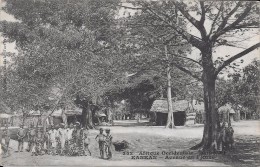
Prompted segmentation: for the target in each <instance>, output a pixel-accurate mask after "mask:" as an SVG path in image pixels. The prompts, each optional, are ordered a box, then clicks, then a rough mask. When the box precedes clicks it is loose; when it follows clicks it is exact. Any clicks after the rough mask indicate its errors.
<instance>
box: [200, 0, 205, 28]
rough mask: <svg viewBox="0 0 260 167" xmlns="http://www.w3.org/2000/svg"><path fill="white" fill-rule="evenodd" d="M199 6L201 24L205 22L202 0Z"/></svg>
mask: <svg viewBox="0 0 260 167" xmlns="http://www.w3.org/2000/svg"><path fill="white" fill-rule="evenodd" d="M200 8H201V18H200V24H201V25H203V24H204V22H205V15H206V10H205V6H204V1H200Z"/></svg>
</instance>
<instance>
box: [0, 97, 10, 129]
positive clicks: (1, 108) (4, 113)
mask: <svg viewBox="0 0 260 167" xmlns="http://www.w3.org/2000/svg"><path fill="white" fill-rule="evenodd" d="M10 122H12V115H11V109H10V108H9V107H8V106H7V105H6V104H5V103H4V102H2V101H0V125H1V126H4V125H5V124H9V123H10Z"/></svg>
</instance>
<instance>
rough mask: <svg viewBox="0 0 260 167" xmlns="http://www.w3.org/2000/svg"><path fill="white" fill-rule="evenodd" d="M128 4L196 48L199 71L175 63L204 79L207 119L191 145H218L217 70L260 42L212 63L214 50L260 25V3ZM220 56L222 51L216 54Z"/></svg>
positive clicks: (215, 146) (213, 147)
mask: <svg viewBox="0 0 260 167" xmlns="http://www.w3.org/2000/svg"><path fill="white" fill-rule="evenodd" d="M130 3H131V5H125V4H122V6H123V7H125V8H128V9H132V10H137V11H138V10H140V11H142V12H145V13H147V14H149V15H150V16H151V17H154V18H156V19H157V20H158V23H157V24H156V25H157V26H158V28H159V27H161V28H165V27H169V28H171V29H172V30H174V31H175V32H176V33H178V34H179V35H180V36H181V37H182V38H183V39H185V40H186V41H187V42H188V43H190V44H191V45H192V46H193V47H195V48H197V49H198V50H199V52H200V58H199V59H197V60H196V58H193V61H195V62H198V64H200V65H201V69H202V71H201V72H200V73H199V74H198V73H197V74H196V73H194V71H196V70H192V71H191V70H188V69H187V68H183V67H180V66H176V64H174V65H175V66H176V67H178V68H179V69H180V70H182V71H184V72H186V73H187V74H189V75H190V76H192V77H194V78H196V79H197V80H199V81H201V82H202V83H203V92H204V98H203V99H204V104H205V106H204V107H205V112H206V122H205V126H204V133H203V139H202V142H201V143H199V144H198V145H197V146H196V147H194V148H199V147H203V149H209V150H215V149H216V148H217V144H216V143H217V142H216V140H217V129H218V126H219V122H218V120H217V117H218V114H217V111H216V99H215V97H216V96H215V83H216V79H217V76H218V74H219V73H220V71H221V70H223V69H224V68H226V67H227V66H228V65H229V64H230V63H232V62H233V61H235V60H236V59H238V58H241V57H242V56H244V55H246V54H248V53H249V52H251V51H253V50H255V49H257V48H258V47H259V46H260V43H256V44H254V45H252V46H250V47H248V48H246V49H245V50H243V51H242V52H240V53H238V54H235V55H233V56H231V57H230V58H228V59H226V60H225V61H223V63H221V65H219V66H214V58H213V55H214V56H215V55H216V54H217V53H215V54H213V52H214V50H215V49H216V47H217V46H221V45H228V46H239V45H238V43H235V44H234V43H233V42H232V39H230V38H228V37H230V36H231V35H232V37H236V36H241V34H244V33H245V34H246V31H247V30H249V29H251V28H258V26H259V15H258V12H259V6H258V3H257V2H243V1H192V2H186V1H151V2H147V1H142V0H141V1H130ZM165 4H167V7H168V8H170V9H172V11H171V12H169V11H165V10H163V9H162V8H161V9H160V8H158V6H165ZM173 13H177V15H178V17H180V18H182V19H185V21H186V22H187V23H189V24H190V25H191V26H192V28H193V29H183V28H182V27H181V26H179V25H178V24H176V23H177V20H176V19H174V18H175V17H173ZM191 30H193V31H197V32H198V35H194V33H193V34H192V33H191ZM218 56H221V55H218Z"/></svg>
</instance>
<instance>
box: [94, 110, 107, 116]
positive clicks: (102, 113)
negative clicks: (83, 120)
mask: <svg viewBox="0 0 260 167" xmlns="http://www.w3.org/2000/svg"><path fill="white" fill-rule="evenodd" d="M95 116H97V117H105V116H106V114H105V113H104V112H103V111H101V110H99V111H96V113H95Z"/></svg>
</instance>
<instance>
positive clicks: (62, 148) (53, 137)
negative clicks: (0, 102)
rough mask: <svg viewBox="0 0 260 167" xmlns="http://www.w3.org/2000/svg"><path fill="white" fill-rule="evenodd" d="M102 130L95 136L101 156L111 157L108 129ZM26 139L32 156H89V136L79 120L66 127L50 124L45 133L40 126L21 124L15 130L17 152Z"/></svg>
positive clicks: (20, 150) (7, 143)
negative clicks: (25, 126)
mask: <svg viewBox="0 0 260 167" xmlns="http://www.w3.org/2000/svg"><path fill="white" fill-rule="evenodd" d="M103 132H104V130H103V129H102V128H101V129H100V133H99V134H98V135H97V137H96V138H95V139H96V140H97V141H98V144H99V149H100V156H101V158H103V159H104V158H105V157H106V158H107V159H110V158H112V151H111V146H112V136H111V134H110V129H106V130H105V132H106V133H105V134H103ZM8 133H9V131H8V127H7V128H5V130H4V133H3V135H4V139H6V142H5V146H6V147H7V150H8V147H9V141H10V135H9V134H8ZM26 138H27V139H28V148H27V149H26V150H27V151H28V152H31V155H32V156H37V155H43V154H50V155H67V156H87V155H90V156H91V151H90V149H89V144H90V138H89V133H88V130H87V129H86V128H81V125H80V123H79V122H76V123H75V124H74V125H73V124H71V125H70V126H68V127H66V126H65V124H63V123H61V124H59V125H57V126H55V127H54V126H52V125H51V126H50V127H48V128H47V129H46V133H44V132H43V130H42V128H39V127H34V126H33V125H31V126H30V127H29V129H28V131H27V130H25V129H24V127H23V125H20V128H19V129H18V132H17V140H18V152H23V150H24V148H23V146H24V140H25V139H26Z"/></svg>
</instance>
